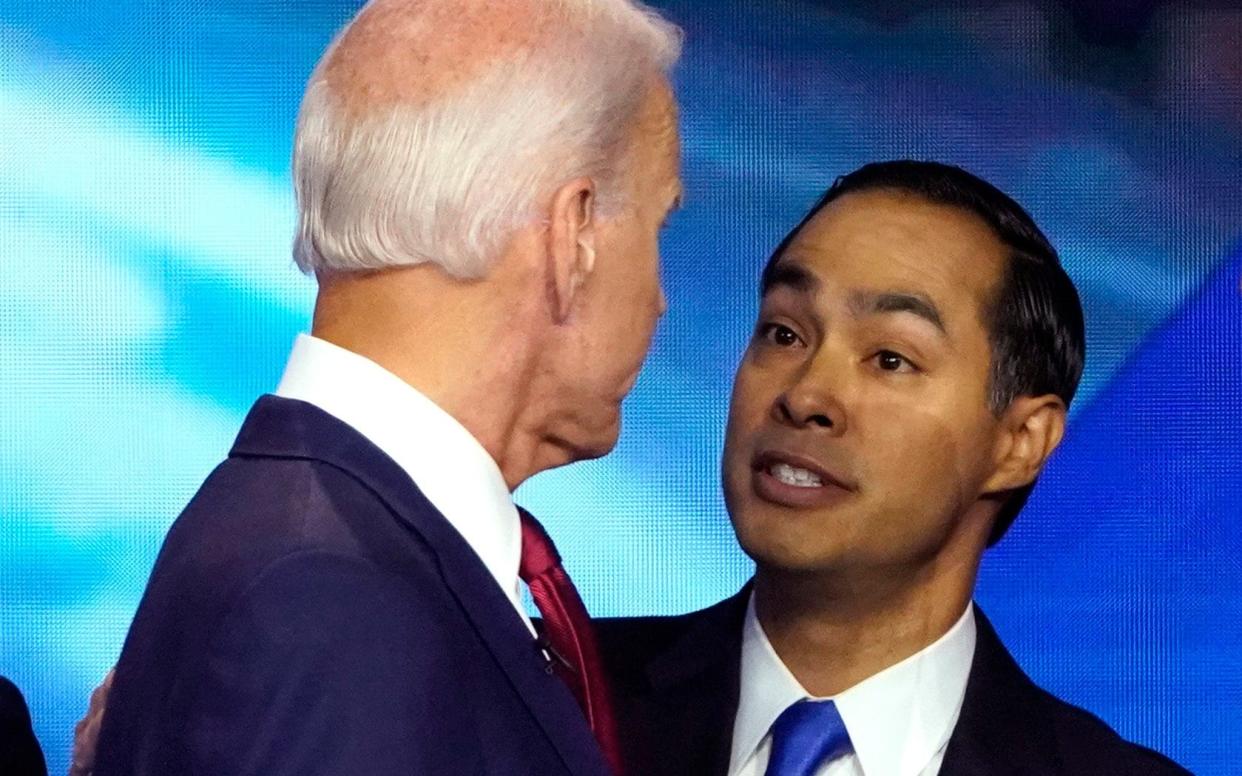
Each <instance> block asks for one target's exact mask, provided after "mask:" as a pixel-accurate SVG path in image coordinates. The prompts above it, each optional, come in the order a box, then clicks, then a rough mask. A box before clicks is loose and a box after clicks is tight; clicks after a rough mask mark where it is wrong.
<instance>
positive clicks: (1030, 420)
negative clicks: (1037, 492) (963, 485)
mask: <svg viewBox="0 0 1242 776" xmlns="http://www.w3.org/2000/svg"><path fill="white" fill-rule="evenodd" d="M1001 425H1002V429H1001V435H1000V438H999V439H998V441H997V444H996V457H995V461H996V465H995V469H994V470H993V471H992V476H991V477H989V478H988V480H987V482H986V483H985V484H984V488H983V492H984V493H1000V492H1003V491H1009V490H1014V489H1016V488H1021V487H1023V486H1025V485H1030V484H1031V483H1032V482H1034V481H1035V478H1036V477H1038V476H1039V472H1040V471H1041V470H1042V469H1043V468H1044V463H1045V462H1047V460H1048V456H1050V455H1052V451H1053V450H1056V449H1057V445H1059V444H1061V438H1062V437H1064V436H1065V402H1063V401H1061V398H1060V397H1059V396H1055V395H1052V394H1048V395H1045V396H1019V397H1018V398H1016V399H1014V400H1013V402H1011V403H1010V405H1009V408H1008V409H1006V410H1005V414H1004V415H1003V416H1001Z"/></svg>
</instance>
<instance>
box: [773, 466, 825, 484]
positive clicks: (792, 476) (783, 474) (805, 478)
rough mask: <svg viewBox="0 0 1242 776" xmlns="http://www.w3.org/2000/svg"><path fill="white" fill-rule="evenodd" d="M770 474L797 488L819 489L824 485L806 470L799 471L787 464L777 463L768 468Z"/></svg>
mask: <svg viewBox="0 0 1242 776" xmlns="http://www.w3.org/2000/svg"><path fill="white" fill-rule="evenodd" d="M768 473H769V474H771V475H772V476H773V477H775V478H776V479H778V480H780V481H781V482H783V483H785V484H786V485H793V486H794V487H795V488H818V487H820V486H822V485H823V484H824V482H823V480H821V479H820V478H819V476H818V475H815V474H812V473H811V472H809V471H807V470H806V469H799V468H798V467H797V466H790V465H789V464H787V463H775V464H772V466H770V467H769V468H768Z"/></svg>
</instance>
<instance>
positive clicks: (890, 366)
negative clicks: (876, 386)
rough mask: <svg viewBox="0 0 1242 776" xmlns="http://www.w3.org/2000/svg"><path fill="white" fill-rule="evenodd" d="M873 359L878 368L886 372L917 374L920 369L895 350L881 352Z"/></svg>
mask: <svg viewBox="0 0 1242 776" xmlns="http://www.w3.org/2000/svg"><path fill="white" fill-rule="evenodd" d="M872 358H873V359H874V360H875V364H876V366H878V367H879V368H880V369H881V370H883V371H885V372H916V371H918V367H917V366H915V365H914V363H913V362H912V361H910V359H908V358H906V357H905V356H903V355H901V354H900V353H898V352H896V351H893V350H881V351H880V352H878V353H876V354H875V355H874V356H872Z"/></svg>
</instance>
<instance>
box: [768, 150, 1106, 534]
mask: <svg viewBox="0 0 1242 776" xmlns="http://www.w3.org/2000/svg"><path fill="white" fill-rule="evenodd" d="M877 190H887V191H895V192H903V193H906V194H913V195H915V196H918V197H920V198H922V199H924V200H926V201H928V202H933V203H935V204H940V205H949V206H952V207H957V208H961V209H963V210H966V211H968V212H970V213H973V214H975V215H976V216H978V217H979V218H980V219H981V220H982V221H983V222H984V223H985V224H987V225H988V226H989V227H990V228H991V229H992V231H993V232H994V233H995V234H996V236H997V237H998V238H999V239H1000V241H1001V242H1002V243H1003V244H1004V245H1005V246H1007V247H1008V249H1009V255H1008V257H1007V261H1006V264H1005V267H1004V270H1003V273H1002V277H1001V281H1000V284H999V286H998V288H997V291H996V294H995V296H994V297H993V299H992V301H991V303H990V304H989V305H988V307H987V308H986V309H985V310H984V311H983V315H984V324H985V325H986V326H987V328H988V339H989V341H990V342H991V346H992V360H991V370H990V374H989V379H988V384H989V385H988V403H989V406H990V408H991V410H992V412H994V413H996V414H997V415H1000V414H1001V413H1002V412H1004V411H1005V409H1006V408H1008V407H1009V405H1010V404H1011V403H1012V402H1013V400H1014V399H1016V398H1018V397H1019V396H1043V395H1047V394H1053V395H1056V396H1058V397H1060V399H1061V400H1062V401H1063V402H1065V406H1066V407H1068V406H1069V404H1070V402H1071V401H1072V400H1073V398H1074V393H1075V392H1076V391H1077V390H1078V382H1079V380H1080V379H1081V378H1082V370H1083V362H1084V359H1085V357H1086V336H1085V332H1084V327H1083V315H1082V302H1081V301H1080V299H1079V297H1078V291H1077V289H1076V288H1075V287H1074V283H1073V281H1071V280H1070V278H1069V275H1067V274H1066V272H1065V269H1064V268H1063V267H1062V266H1061V260H1060V257H1058V255H1057V252H1056V249H1055V248H1053V247H1052V244H1051V243H1050V242H1048V238H1047V237H1045V236H1044V233H1043V232H1041V231H1040V229H1039V227H1038V226H1036V225H1035V221H1034V220H1033V219H1032V218H1031V216H1030V214H1028V213H1027V212H1026V211H1025V210H1024V209H1023V208H1022V206H1021V205H1019V204H1018V203H1017V202H1015V201H1014V200H1013V199H1012V198H1010V197H1009V196H1008V195H1007V194H1005V193H1004V192H1002V191H1001V190H1000V189H998V188H996V187H995V186H993V185H992V184H990V183H988V182H987V181H985V180H983V179H981V178H979V177H977V176H975V175H972V174H970V173H968V172H966V171H965V170H963V169H961V168H960V167H954V166H951V165H947V164H940V163H937V162H924V161H911V160H899V161H891V162H874V163H872V164H868V165H865V166H863V167H860V168H859V169H857V170H855V171H854V172H851V173H849V174H848V175H843V176H842V177H840V178H837V180H836V182H834V183H833V184H832V187H831V188H829V189H828V191H827V192H826V193H825V194H824V196H823V197H821V198H820V200H819V202H817V203H816V204H815V206H814V207H813V208H811V210H810V212H809V213H807V214H806V216H805V217H804V218H803V219H802V221H801V222H800V223H799V224H798V225H797V226H796V227H795V228H794V229H793V231H791V232H790V233H789V234H788V235H787V236H786V237H785V239H784V240H783V241H781V244H780V245H779V246H777V248H776V250H775V251H774V252H773V254H772V257H771V258H770V259H769V260H768V263H767V266H766V267H764V271H763V284H762V287H763V288H766V287H767V285H768V280H769V279H770V277H771V276H772V273H773V271H774V269H775V267H776V263H777V261H778V260H779V259H780V257H781V256H782V255H784V253H785V250H786V249H787V248H788V247H789V245H790V244H791V243H792V242H793V240H794V239H795V238H796V237H797V235H798V233H799V232H801V231H802V228H803V227H804V226H806V225H807V224H808V223H809V222H810V221H811V220H812V219H813V218H815V216H816V215H818V214H819V212H820V211H821V210H823V209H824V208H825V207H827V206H828V205H829V204H831V203H832V202H834V201H836V200H838V199H840V198H841V197H843V196H845V195H846V194H850V193H853V192H861V191H877ZM1034 487H1035V483H1031V484H1030V485H1028V486H1026V487H1023V488H1019V489H1017V490H1015V491H1014V492H1013V493H1011V494H1010V495H1009V497H1008V499H1007V500H1006V501H1005V503H1004V505H1003V506H1002V507H1001V510H1000V512H999V513H998V514H997V516H996V523H995V525H994V527H993V529H992V535H991V536H990V537H989V539H988V546H992V545H994V544H996V543H997V542H998V541H1000V539H1001V537H1003V536H1004V535H1005V532H1006V531H1008V530H1009V526H1010V525H1012V524H1013V521H1014V519H1015V518H1016V517H1017V516H1018V513H1019V512H1020V511H1021V510H1022V507H1023V506H1024V505H1025V504H1026V501H1027V499H1028V498H1029V497H1030V495H1031V491H1032V490H1033V489H1034Z"/></svg>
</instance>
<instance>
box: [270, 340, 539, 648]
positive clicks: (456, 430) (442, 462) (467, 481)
mask: <svg viewBox="0 0 1242 776" xmlns="http://www.w3.org/2000/svg"><path fill="white" fill-rule="evenodd" d="M276 395H277V396H282V397H284V398H286V399H298V400H301V401H304V402H307V403H309V404H313V405H315V406H316V407H318V408H319V409H321V410H323V411H324V412H326V413H328V414H329V415H332V416H333V417H335V418H336V419H337V420H340V421H341V422H343V423H345V424H347V425H349V426H352V427H353V429H354V430H355V431H357V432H358V433H359V434H362V435H363V436H364V437H366V438H367V439H368V440H370V441H371V443H372V444H374V445H375V446H376V447H378V448H379V449H380V450H382V451H383V452H384V453H385V454H387V455H388V457H389V458H392V459H393V460H394V461H396V463H397V465H398V466H400V467H401V468H402V469H403V470H405V473H406V474H408V475H410V479H412V480H414V482H415V484H417V485H418V489H419V490H421V491H422V492H423V495H424V496H426V497H427V500H428V501H430V502H431V503H432V505H433V506H434V507H435V508H436V509H438V510H439V511H440V513H441V514H442V515H444V517H445V518H446V519H447V520H448V521H449V523H450V524H451V525H452V526H453V528H455V529H457V532H458V533H459V534H461V535H462V538H464V539H465V540H466V543H467V544H469V545H470V548H471V549H472V550H474V552H475V554H476V555H478V556H479V559H480V560H482V561H483V565H484V566H486V567H487V570H488V571H489V572H490V573H491V575H492V576H493V577H495V579H496V584H498V585H500V589H501V590H503V591H504V594H505V595H506V596H507V597H508V598H509V600H510V601H511V602H512V603H513V607H514V609H516V610H517V613H518V615H519V616H520V617H521V618H522V621H523V622H524V623H525V624H526V627H527V628H528V629H530V631H531V633H532V634H533V633H534V632H535V631H534V627H533V625H532V624H531V621H530V617H529V616H528V615H527V614H526V610H525V608H524V607H523V606H522V599H521V596H520V593H519V590H520V584H521V582H520V580H519V579H518V563H519V561H520V560H521V553H522V529H521V523H520V521H519V520H518V513H517V507H516V506H515V505H514V503H513V494H512V493H510V491H509V486H508V484H507V483H505V479H504V476H503V475H502V474H501V473H500V467H499V466H497V465H496V461H495V460H493V459H492V457H491V455H489V454H488V452H487V450H485V449H484V448H483V445H481V444H479V441H478V440H477V439H475V438H474V436H472V435H471V434H470V432H469V431H467V430H466V429H465V427H464V426H462V425H461V423H459V422H457V420H456V419H454V418H453V417H452V416H451V415H449V414H448V413H447V412H445V411H444V410H442V409H440V407H438V406H436V404H435V403H434V402H432V401H431V400H430V399H428V398H427V397H426V396H424V395H423V394H421V393H419V392H418V391H417V390H416V389H415V388H414V387H413V386H411V385H410V384H409V383H407V382H405V381H404V380H402V379H401V378H399V377H397V376H396V375H394V374H393V373H392V372H389V371H388V370H387V369H384V368H383V367H382V366H380V365H379V364H377V363H375V362H374V361H372V360H370V359H368V358H366V357H364V356H360V355H358V354H357V353H353V352H351V351H349V350H346V349H345V348H342V347H338V346H336V345H333V344H332V343H330V342H327V341H325V340H321V339H319V338H317V337H312V336H310V335H306V334H301V335H298V338H297V341H296V342H294V344H293V352H292V353H291V354H290V355H289V363H288V364H287V365H286V367H285V374H284V377H282V378H281V380H280V386H279V387H278V388H277V389H276Z"/></svg>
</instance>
